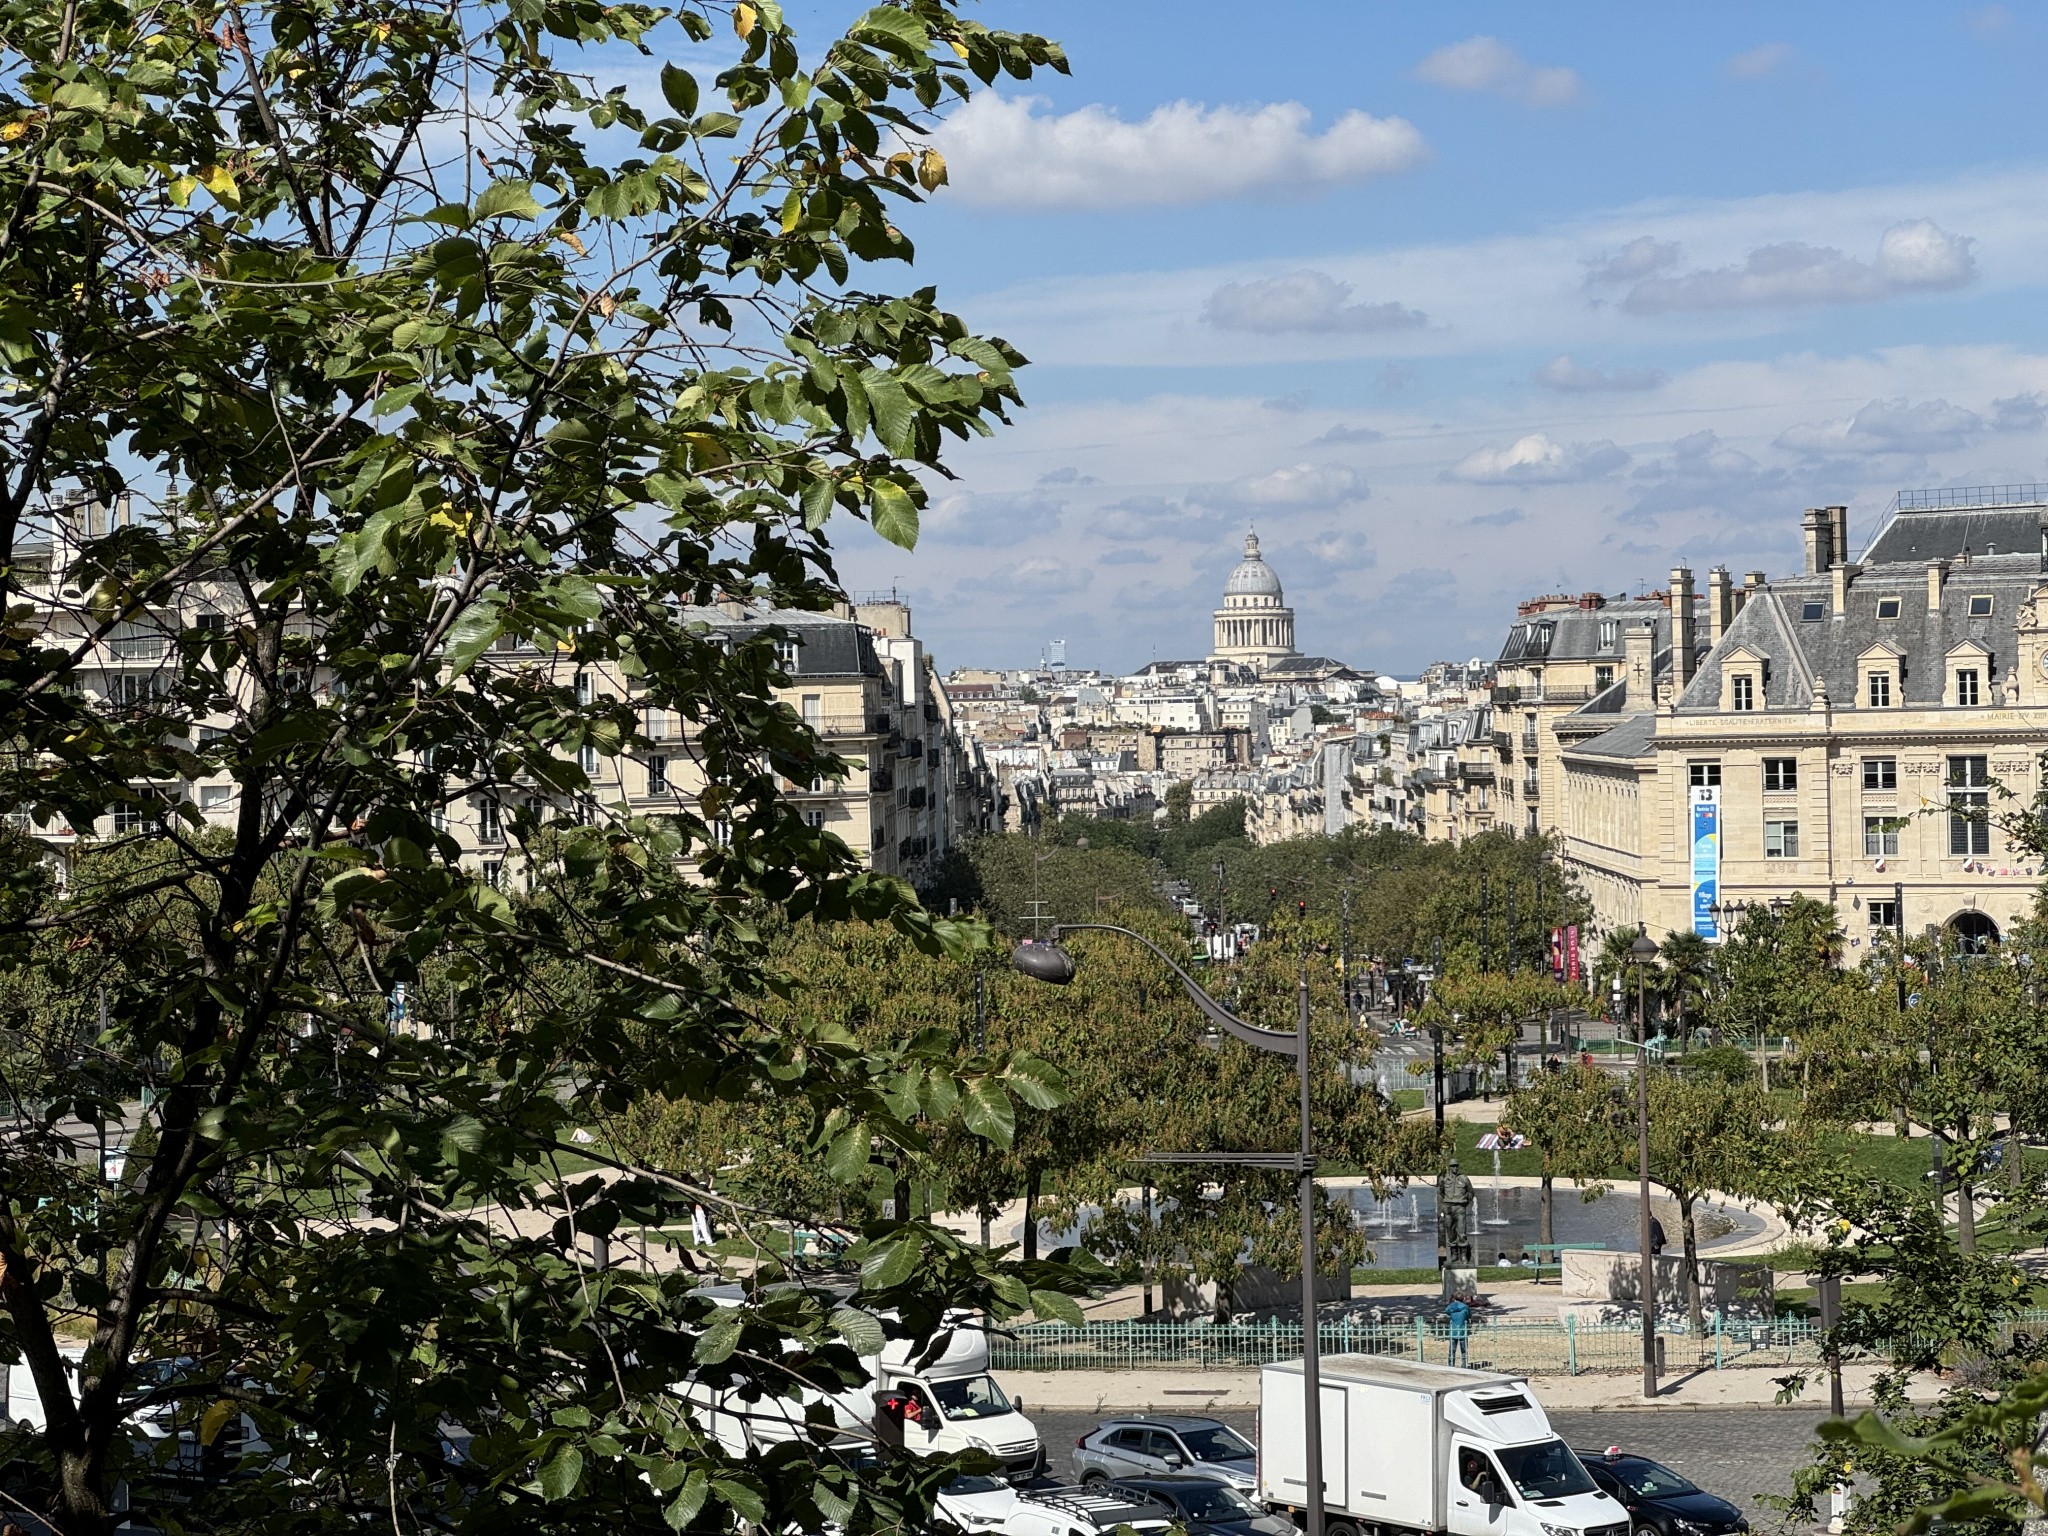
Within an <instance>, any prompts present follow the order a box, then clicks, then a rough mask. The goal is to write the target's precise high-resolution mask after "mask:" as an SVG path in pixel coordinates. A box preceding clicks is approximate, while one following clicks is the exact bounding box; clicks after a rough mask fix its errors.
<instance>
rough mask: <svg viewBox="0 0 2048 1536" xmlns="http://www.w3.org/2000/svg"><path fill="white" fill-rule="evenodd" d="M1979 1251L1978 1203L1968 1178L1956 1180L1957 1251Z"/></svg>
mask: <svg viewBox="0 0 2048 1536" xmlns="http://www.w3.org/2000/svg"><path fill="white" fill-rule="evenodd" d="M1976 1251H1977V1203H1976V1200H1975V1198H1974V1191H1972V1189H1971V1188H1970V1181H1969V1180H1968V1179H1957V1180H1956V1252H1957V1253H1975V1252H1976Z"/></svg>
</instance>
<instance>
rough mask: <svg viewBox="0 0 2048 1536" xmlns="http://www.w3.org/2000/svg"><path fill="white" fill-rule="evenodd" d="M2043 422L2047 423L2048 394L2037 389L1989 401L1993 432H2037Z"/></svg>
mask: <svg viewBox="0 0 2048 1536" xmlns="http://www.w3.org/2000/svg"><path fill="white" fill-rule="evenodd" d="M2044 423H2048V395H2044V394H2042V393H2041V392H2040V391H2039V390H2032V391H2029V392H2027V393H2026V394H2019V395H2007V396H2006V397H2005V398H2004V399H2002V400H1994V401H1992V402H1991V430H1992V431H1994V432H2038V431H2039V430H2040V429H2041V427H2042V425H2043V424H2044Z"/></svg>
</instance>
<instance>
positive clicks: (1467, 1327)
mask: <svg viewBox="0 0 2048 1536" xmlns="http://www.w3.org/2000/svg"><path fill="white" fill-rule="evenodd" d="M1444 1321H1445V1323H1447V1324H1448V1325H1449V1329H1450V1335H1451V1353H1450V1359H1449V1363H1450V1364H1451V1365H1470V1364H1471V1363H1472V1361H1471V1356H1470V1354H1469V1353H1468V1351H1467V1345H1468V1342H1469V1340H1470V1337H1471V1332H1472V1308H1471V1306H1470V1305H1469V1304H1468V1303H1467V1302H1466V1300H1465V1298H1464V1297H1462V1296H1453V1297H1452V1298H1451V1304H1450V1305H1449V1306H1448V1307H1445V1308H1444Z"/></svg>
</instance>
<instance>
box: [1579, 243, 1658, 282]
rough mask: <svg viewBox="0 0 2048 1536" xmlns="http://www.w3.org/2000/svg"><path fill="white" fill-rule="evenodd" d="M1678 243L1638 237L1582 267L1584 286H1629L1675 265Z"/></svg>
mask: <svg viewBox="0 0 2048 1536" xmlns="http://www.w3.org/2000/svg"><path fill="white" fill-rule="evenodd" d="M1678 255H1679V249H1678V242H1677V241H1676V240H1658V239H1656V238H1654V237H1652V236H1650V235H1638V236H1636V238H1635V239H1633V240H1631V241H1629V243H1628V244H1627V245H1624V246H1623V247H1622V248H1621V249H1620V250H1618V251H1616V252H1614V254H1612V255H1611V256H1602V257H1599V258H1597V259H1596V260H1593V261H1589V262H1587V263H1586V286H1587V287H1589V288H1591V287H1595V286H1597V285H1599V284H1602V283H1632V282H1635V281H1636V280H1637V279H1638V278H1644V277H1648V276H1649V275H1650V274H1651V273H1653V272H1662V271H1664V270H1665V269H1666V268H1667V267H1675V266H1677V265H1678Z"/></svg>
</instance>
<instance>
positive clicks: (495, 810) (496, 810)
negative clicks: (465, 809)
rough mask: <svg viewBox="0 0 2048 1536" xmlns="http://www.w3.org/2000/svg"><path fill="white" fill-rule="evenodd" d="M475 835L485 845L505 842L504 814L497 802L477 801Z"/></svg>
mask: <svg viewBox="0 0 2048 1536" xmlns="http://www.w3.org/2000/svg"><path fill="white" fill-rule="evenodd" d="M476 835H477V837H478V839H479V840H480V841H483V842H486V843H502V842H503V841H505V813H504V810H503V808H502V807H501V806H500V805H499V804H498V802H497V801H495V800H479V801H477V803H476Z"/></svg>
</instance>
